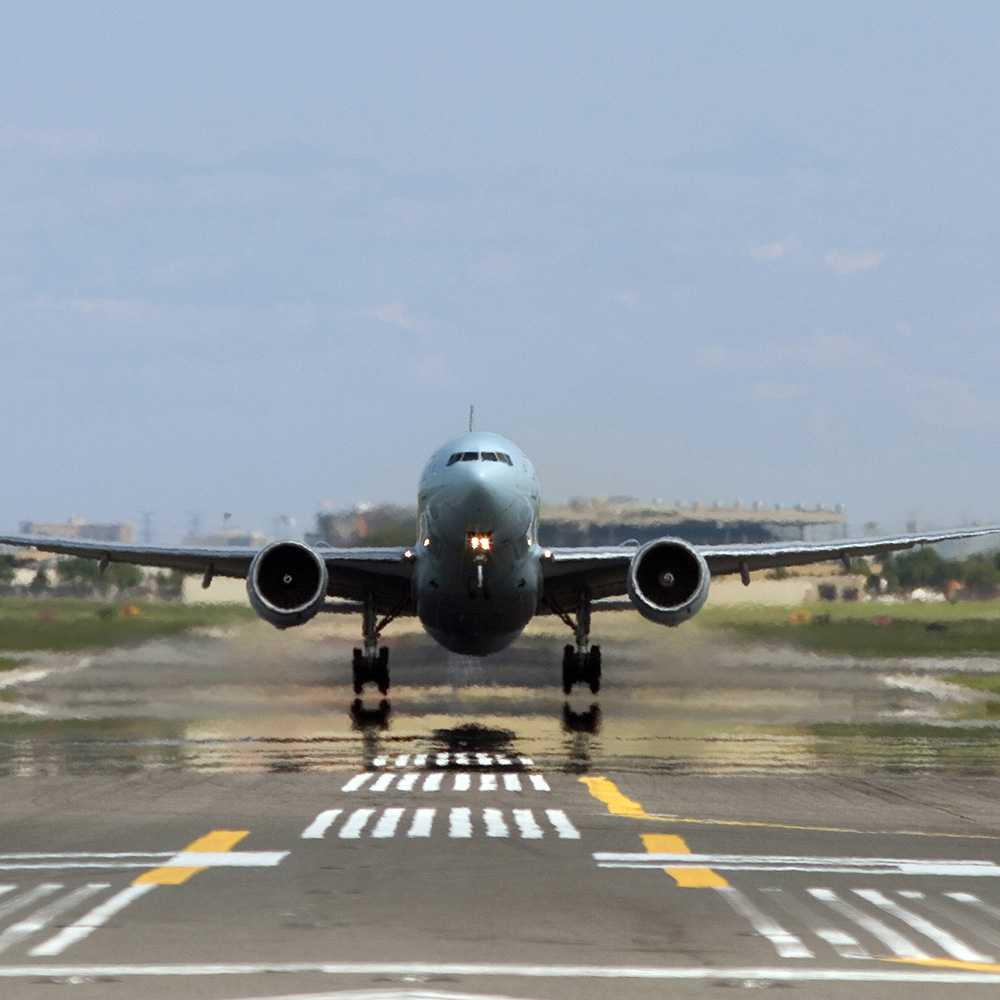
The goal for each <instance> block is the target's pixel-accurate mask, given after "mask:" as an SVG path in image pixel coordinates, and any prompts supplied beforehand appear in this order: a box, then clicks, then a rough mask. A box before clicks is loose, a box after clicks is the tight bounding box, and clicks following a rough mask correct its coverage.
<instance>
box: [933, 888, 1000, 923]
mask: <svg viewBox="0 0 1000 1000" xmlns="http://www.w3.org/2000/svg"><path fill="white" fill-rule="evenodd" d="M945 895H946V896H947V897H948V898H949V899H954V900H955V901H956V902H959V903H966V904H968V905H969V906H974V907H975V908H976V909H977V910H979V912H980V913H985V914H987V915H988V916H991V917H993V919H994V920H1000V907H996V906H991V905H990V904H989V903H986V902H984V901H983V900H981V899H980V898H979V897H978V896H974V895H973V894H972V893H971V892H946V893H945Z"/></svg>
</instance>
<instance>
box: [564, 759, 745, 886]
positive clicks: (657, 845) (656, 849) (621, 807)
mask: <svg viewBox="0 0 1000 1000" xmlns="http://www.w3.org/2000/svg"><path fill="white" fill-rule="evenodd" d="M580 781H581V782H582V783H583V784H584V785H586V786H587V791H589V792H590V794H591V795H592V796H593V797H594V798H595V799H597V801H598V802H601V803H603V805H604V806H605V807H606V808H607V810H608V812H609V813H611V815H612V816H625V817H627V818H628V819H643V820H650V819H657V820H662V821H663V822H668V819H667V817H665V816H651V815H650V814H649V813H648V812H646V810H645V809H643V807H642V803H641V802H636V801H635V799H630V798H629V797H628V796H627V795H625V794H624V793H623V792H622V791H621V789H620V788H619V787H618V786H617V785H616V784H615V783H614V782H613V781H612V780H611V779H610V778H599V777H598V778H592V777H583V778H581V779H580ZM642 843H643V846H644V847H645V848H646V852H647V853H648V854H690V853H691V848H689V847H688V845H687V841H686V840H685V839H684V838H683V837H680V836H678V835H677V834H675V833H644V834H642ZM663 870H664V871H665V872H666V873H667V874H668V875H669V876H670V877H671V878H672V879H673V880H674V881H675V882H676V883H677V885H678V887H679V888H681V889H725V888H727V887H728V886H729V883H728V882H727V881H726V880H725V879H724V878H723V877H722V876H721V875H719V874H718V873H717V872H714V871H712V869H711V868H664V869H663Z"/></svg>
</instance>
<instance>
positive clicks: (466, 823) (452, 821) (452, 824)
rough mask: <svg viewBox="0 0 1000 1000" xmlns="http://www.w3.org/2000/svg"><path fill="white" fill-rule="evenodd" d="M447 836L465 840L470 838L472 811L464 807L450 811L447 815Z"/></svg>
mask: <svg viewBox="0 0 1000 1000" xmlns="http://www.w3.org/2000/svg"><path fill="white" fill-rule="evenodd" d="M448 836H449V837H460V838H463V839H464V838H467V837H471V836H472V810H471V809H466V808H464V807H460V808H455V809H451V810H450V811H449V813H448Z"/></svg>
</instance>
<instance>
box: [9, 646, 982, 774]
mask: <svg viewBox="0 0 1000 1000" xmlns="http://www.w3.org/2000/svg"><path fill="white" fill-rule="evenodd" d="M306 634H307V633H306V631H305V630H303V635H306ZM688 634H690V635H695V636H697V632H696V631H694V632H692V633H688ZM266 636H267V634H266V633H264V634H263V635H262V634H260V633H258V632H252V633H248V635H247V636H246V638H245V639H243V640H240V639H239V638H238V637H237V638H235V639H226V640H217V639H216V640H212V641H207V640H205V641H202V640H196V639H192V638H187V639H185V640H184V642H183V643H176V644H171V643H162V642H161V643H151V644H148V645H146V646H140V647H137V648H134V649H131V650H127V651H125V650H114V651H109V652H106V653H98V654H94V655H93V656H91V657H89V658H88V665H87V667H86V669H79V668H74V669H73V670H59V669H53V670H52V671H51V672H50V673H48V674H46V675H45V676H44V678H43V679H40V680H37V681H36V682H34V683H30V684H24V685H21V686H16V687H14V688H12V689H9V690H8V689H5V690H4V691H3V692H0V699H4V700H5V704H7V705H8V706H20V705H29V706H30V708H31V712H25V713H19V712H17V711H16V710H14V709H11V710H10V711H9V712H8V713H7V714H5V715H3V716H0V775H21V776H26V777H30V776H34V775H44V774H71V775H76V774H80V775H82V774H88V773H101V772H103V773H129V772H136V771H143V770H146V769H154V768H155V769H168V770H170V769H185V770H194V771H199V772H259V773H266V772H272V773H296V772H309V771H334V770H342V769H345V768H354V767H357V766H359V765H361V766H369V765H370V764H371V762H373V761H374V760H376V759H377V758H378V757H380V756H381V755H395V754H399V753H404V754H405V753H411V754H421V753H427V754H433V753H442V752H443V753H454V754H461V753H470V754H475V753H487V754H501V755H504V754H505V755H508V756H510V757H512V758H516V757H519V756H525V757H530V758H532V759H534V760H536V761H538V762H539V763H540V765H542V766H544V767H545V768H546V769H548V770H553V771H563V772H567V773H574V774H583V773H587V772H588V771H600V770H602V769H617V770H631V771H636V772H645V773H659V774H666V773H670V774H770V773H779V772H780V773H781V774H784V775H794V774H812V773H816V772H817V771H820V772H826V773H840V774H857V773H865V774H870V773H872V772H878V771H885V772H888V771H891V772H893V773H896V774H913V773H922V772H928V771H943V772H947V773H953V774H990V775H993V774H1000V740H997V739H996V738H995V736H996V727H997V725H998V721H997V720H996V719H995V718H993V717H992V716H990V715H989V714H988V713H986V714H982V713H981V714H980V715H979V716H974V715H969V712H970V708H969V706H968V705H967V704H966V703H965V702H955V703H954V704H950V703H947V702H941V701H940V700H935V699H934V698H932V697H931V696H930V695H929V694H927V693H926V692H924V691H922V690H921V688H920V686H919V685H916V686H914V685H911V686H909V687H907V686H905V685H904V686H900V684H899V683H895V681H894V679H898V676H899V670H900V667H899V664H898V662H895V661H877V660H869V661H866V662H865V664H864V666H863V669H859V668H856V667H855V666H852V665H847V666H845V665H844V664H843V663H841V662H840V661H831V662H829V663H826V662H823V661H821V660H820V659H819V658H817V657H815V656H812V657H809V658H807V657H804V656H803V655H801V654H794V655H793V654H792V652H791V651H785V652H784V653H783V654H782V655H781V656H776V655H774V651H772V650H762V651H761V653H760V656H759V659H758V658H755V656H754V655H752V652H748V651H747V650H740V651H739V655H738V656H736V657H734V653H733V650H732V649H731V648H730V647H729V646H727V645H726V644H725V642H724V641H723V640H718V639H711V640H702V641H701V642H702V644H701V645H697V644H695V645H693V646H691V648H690V649H689V650H687V652H685V651H684V648H683V646H678V645H677V644H676V643H674V642H671V643H656V644H653V643H648V642H647V643H645V644H643V643H640V642H638V641H634V642H633V641H630V640H627V639H622V640H619V641H618V643H617V647H616V648H617V655H616V656H615V657H614V658H612V657H610V656H609V657H608V658H607V660H606V663H605V681H606V683H605V687H604V690H603V691H602V693H601V695H600V698H599V699H597V698H595V699H593V700H590V699H589V696H588V698H587V699H584V697H583V696H582V695H578V700H573V699H566V698H564V696H563V695H562V693H561V691H560V689H559V687H558V684H557V680H558V679H557V677H556V670H555V667H554V666H553V664H554V663H555V662H556V660H557V658H558V657H557V653H558V649H559V644H558V642H557V641H556V640H554V639H551V640H550V639H543V638H539V637H535V638H532V639H526V640H525V641H524V642H522V643H519V644H518V645H517V646H515V647H512V648H511V649H510V650H509V651H507V652H505V653H504V654H503V656H501V657H498V658H491V659H489V660H488V661H484V663H480V664H476V665H474V668H473V667H469V666H468V664H467V663H466V662H465V660H464V659H463V660H461V661H455V660H451V659H447V658H442V657H441V654H440V650H437V649H436V647H434V646H433V644H432V643H431V642H430V641H429V640H426V639H423V638H418V637H413V638H411V639H410V640H408V643H407V645H406V648H405V649H399V650H398V652H399V653H400V656H399V659H400V660H405V661H406V663H407V670H406V673H405V674H404V673H403V671H402V670H401V671H400V672H399V676H398V677H397V682H396V684H395V686H394V687H393V699H392V702H390V701H389V700H388V699H382V700H375V699H372V698H369V699H368V700H363V699H361V698H358V699H355V700H354V701H350V702H347V710H346V711H345V700H344V692H345V689H346V674H345V671H344V670H341V669H339V668H337V669H334V670H331V668H330V662H331V656H332V654H331V650H330V644H329V643H328V642H323V643H317V642H315V641H305V640H303V639H301V638H297V637H296V636H291V637H289V636H282V642H281V646H280V653H279V652H278V651H276V649H277V647H274V646H271V647H269V646H268V645H267V643H266ZM336 662H339V661H336ZM940 669H941V670H942V671H943V670H945V669H946V668H945V667H942V668H940ZM963 713H964V714H963Z"/></svg>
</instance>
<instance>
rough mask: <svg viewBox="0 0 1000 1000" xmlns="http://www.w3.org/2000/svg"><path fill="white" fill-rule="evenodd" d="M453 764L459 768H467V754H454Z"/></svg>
mask: <svg viewBox="0 0 1000 1000" xmlns="http://www.w3.org/2000/svg"><path fill="white" fill-rule="evenodd" d="M455 763H456V764H458V766H459V767H468V766H469V755H468V754H467V753H457V754H455Z"/></svg>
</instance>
